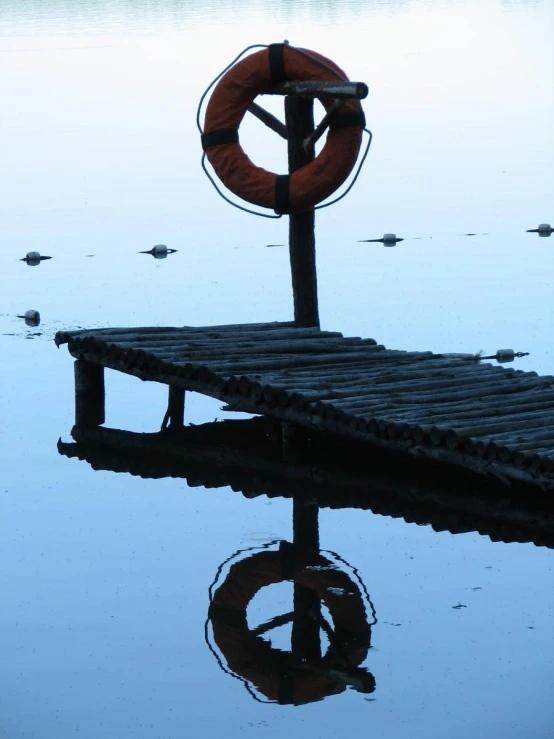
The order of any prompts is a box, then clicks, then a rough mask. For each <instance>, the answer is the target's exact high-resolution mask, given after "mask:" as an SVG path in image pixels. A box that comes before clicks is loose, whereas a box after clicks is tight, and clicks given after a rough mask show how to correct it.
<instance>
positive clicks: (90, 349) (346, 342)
mask: <svg viewBox="0 0 554 739" xmlns="http://www.w3.org/2000/svg"><path fill="white" fill-rule="evenodd" d="M56 342H57V343H58V345H59V344H62V343H67V344H68V348H69V351H70V352H71V354H72V355H73V356H74V357H76V358H77V359H78V360H79V361H78V362H77V365H76V373H77V374H76V390H77V423H79V424H81V425H83V424H84V425H98V424H100V423H102V422H103V420H104V412H103V374H102V373H103V368H104V367H107V368H110V369H114V370H118V371H120V372H125V373H127V374H130V375H134V376H136V377H139V378H141V379H143V380H152V381H156V382H161V383H165V384H167V385H169V386H170V407H169V411H170V415H171V424H172V425H173V426H179V425H181V424H182V413H183V398H184V391H185V390H192V391H196V392H200V393H203V394H205V395H209V396H211V397H214V398H218V399H220V400H222V401H224V402H225V403H227V405H228V406H229V408H230V409H232V410H236V411H244V412H248V413H254V414H262V415H265V416H269V417H273V418H277V419H280V420H282V421H288V422H292V423H294V424H297V425H301V426H304V427H308V428H312V429H314V428H315V429H318V430H321V431H325V432H330V433H333V434H339V435H340V436H342V437H344V438H347V439H349V440H363V441H366V442H370V443H371V444H373V445H374V446H375V445H376V446H379V447H381V448H386V449H390V450H395V451H400V452H408V453H409V454H411V455H412V456H417V457H419V458H424V459H429V460H435V461H439V462H447V463H450V464H454V465H457V466H459V467H465V468H467V469H471V470H473V471H478V472H483V473H491V474H495V475H498V476H500V477H503V478H507V479H509V480H511V481H513V480H520V481H525V482H529V483H536V484H539V485H542V486H544V487H550V488H552V487H554V414H553V408H554V378H553V377H550V376H547V377H538V376H537V375H536V373H534V372H521V371H514V370H513V369H508V368H505V367H499V366H493V365H491V364H489V363H482V362H479V361H477V359H476V358H475V357H473V356H472V355H442V354H432V353H431V352H404V351H391V350H386V349H385V348H384V347H383V346H380V345H377V344H376V343H375V341H373V340H372V339H359V338H344V337H343V336H342V335H341V334H338V333H331V332H324V331H320V330H319V329H317V328H300V327H295V326H294V324H290V323H273V324H258V325H236V326H219V327H215V326H214V327H206V328H188V327H185V328H143V329H130V328H124V329H97V330H87V331H70V332H60V333H58V334H57V336H56ZM87 408H88V410H89V411H90V409H91V408H92V410H93V414H92V417H91V416H90V413H88V418H85V415H86V413H85V411H86V410H87ZM83 409H85V411H83Z"/></svg>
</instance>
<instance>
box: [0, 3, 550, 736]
mask: <svg viewBox="0 0 554 739" xmlns="http://www.w3.org/2000/svg"><path fill="white" fill-rule="evenodd" d="M552 30H553V9H552V5H551V3H548V2H493V1H492V0H490V1H489V0H487V1H486V2H477V1H476V0H467V2H456V3H454V2H423V0H422V1H421V2H418V1H416V0H414V1H413V2H392V1H391V2H381V3H366V2H361V1H360V2H354V1H352V2H347V3H338V2H337V3H335V2H319V3H315V2H300V0H296V1H295V2H285V1H284V0H281V1H280V2H277V1H276V0H275V1H274V2H271V3H263V4H262V3H259V2H257V1H252V2H246V3H233V2H225V3H211V4H210V3H200V2H160V3H153V2H130V1H128V2H123V1H120V2H115V3H114V2H109V3H108V2H92V1H90V2H69V0H67V1H66V2H63V1H62V0H57V1H56V2H49V1H46V0H45V1H43V2H38V0H36V1H34V0H33V1H31V2H26V3H21V2H16V0H3V2H2V4H1V6H0V95H1V99H2V101H3V105H2V114H1V117H0V135H1V137H2V141H3V143H4V146H3V152H2V160H1V161H2V171H3V173H4V177H3V178H2V180H1V182H0V220H1V222H2V231H3V233H2V242H3V248H2V252H1V254H0V279H1V288H2V289H1V293H0V348H1V351H2V356H3V358H4V361H3V362H2V363H1V365H0V380H1V382H0V388H2V389H1V390H0V402H1V407H0V417H1V418H2V419H3V424H2V425H3V434H2V439H3V444H2V447H1V448H0V462H1V467H2V472H3V475H2V488H1V491H2V493H3V495H2V504H1V510H2V522H3V531H4V535H3V537H2V542H1V545H0V547H1V552H0V556H1V560H0V561H2V566H1V567H0V578H1V588H2V594H3V607H2V609H1V612H0V613H1V615H0V623H1V629H0V633H1V637H0V639H1V654H2V660H1V662H0V685H1V690H0V736H6V737H8V738H9V739H19V737H32V738H33V739H45V738H49V737H56V738H57V739H65V738H66V737H67V738H69V737H71V738H73V737H75V736H81V737H86V738H88V737H90V738H91V739H92V738H94V739H97V738H98V737H110V738H111V737H127V736H129V737H134V738H135V737H136V738H137V739H142V737H144V738H146V737H149V738H150V737H157V738H158V737H159V738H163V739H166V738H167V739H169V738H170V737H178V736H185V735H192V736H200V737H202V736H206V737H208V736H218V735H226V736H230V737H235V736H236V737H238V736H241V737H242V736H254V735H256V736H258V735H263V736H266V737H278V736H279V737H280V736H282V735H284V734H288V735H290V736H291V737H297V736H302V735H304V734H306V733H309V734H310V735H311V736H314V737H317V738H321V739H328V738H330V737H334V736H337V737H338V736H343V735H344V734H345V733H354V732H356V733H359V732H364V733H372V734H373V735H374V736H379V737H383V738H385V739H397V738H400V739H404V738H405V739H410V738H411V737H414V736H427V737H431V738H433V739H434V738H436V739H439V738H440V737H445V736H448V737H453V738H454V739H456V738H457V737H465V736H467V735H468V733H470V732H473V733H474V734H475V735H477V736H483V737H491V738H496V737H503V738H504V737H509V738H511V739H519V738H522V739H523V738H525V739H527V738H528V737H529V738H530V737H532V738H533V739H543V738H546V737H548V736H550V735H551V730H552V726H553V725H554V717H553V714H552V703H551V699H552V694H553V688H554V668H553V666H552V658H551V655H552V653H554V644H553V641H554V639H553V631H552V617H553V615H554V614H553V610H554V609H553V606H554V602H553V598H552V590H551V588H550V587H549V584H550V583H551V582H552V555H551V551H550V550H547V549H543V548H537V547H534V546H532V545H530V544H502V543H493V542H492V541H490V540H489V539H488V538H487V537H482V536H479V535H478V534H475V533H467V534H463V535H456V536H452V535H451V534H448V533H436V532H434V531H433V530H432V529H431V528H429V527H420V526H416V525H415V524H407V523H405V522H404V521H402V520H400V519H392V518H387V517H381V516H375V515H372V514H371V513H369V512H361V511H354V510H340V511H334V510H322V511H321V513H320V516H319V524H320V540H321V546H322V548H323V549H329V550H332V551H334V552H337V553H338V554H340V556H341V557H343V558H344V559H345V560H346V561H347V562H349V563H350V564H351V565H352V566H354V567H355V568H357V570H358V572H359V574H360V577H361V579H362V581H363V583H364V584H365V587H366V588H367V591H368V594H369V596H370V598H371V603H372V604H373V606H374V607H375V612H376V614H377V623H376V624H375V625H374V626H373V627H372V632H371V649H370V650H369V653H368V656H367V658H366V660H365V661H364V663H363V665H362V666H363V668H364V669H366V670H367V671H368V672H370V673H371V674H372V675H373V676H374V678H375V681H376V688H375V691H374V692H372V693H371V694H364V693H360V692H358V691H356V690H355V689H353V688H348V689H345V690H343V691H342V692H340V693H339V694H337V695H331V696H329V697H327V698H326V699H324V700H320V701H317V702H313V703H309V704H307V705H302V706H298V707H293V706H290V705H279V704H278V703H270V704H267V703H260V702H259V701H256V700H253V698H252V696H251V694H250V693H249V692H248V690H246V689H245V687H244V686H243V685H242V684H241V683H240V682H238V681H237V680H234V679H233V678H232V677H230V676H229V675H227V674H225V673H224V672H222V671H221V669H220V667H219V665H218V662H217V660H216V659H215V658H214V656H213V655H212V653H211V652H210V651H209V649H208V647H207V646H206V643H205V641H204V625H205V620H206V617H207V612H208V589H209V587H210V585H211V583H212V582H213V581H214V578H215V575H216V572H217V570H218V567H220V565H221V564H222V563H223V562H225V561H226V560H227V559H228V558H229V557H230V556H231V555H233V553H235V552H237V550H242V549H246V548H248V547H256V548H257V547H263V545H264V544H266V543H268V542H270V541H273V540H279V539H282V540H288V541H290V540H291V537H292V531H291V525H292V518H291V515H292V508H291V502H290V501H287V500H283V499H280V498H275V499H268V498H265V497H261V498H255V499H253V500H248V499H246V498H244V497H242V496H241V495H240V494H238V493H234V492H233V491H231V490H230V489H229V488H218V489H209V490H206V489H204V488H198V489H197V488H193V489H191V488H189V487H187V485H186V484H185V483H184V482H182V481H179V480H171V479H163V480H143V479H140V478H135V477H132V476H130V475H115V474H113V473H110V472H95V471H94V470H92V469H91V468H90V467H89V466H88V465H87V464H86V463H80V462H78V461H77V460H68V459H66V458H64V457H61V456H60V455H58V453H57V450H56V442H57V440H58V438H59V437H60V436H62V437H63V438H64V439H68V438H69V431H70V429H71V425H72V422H73V377H72V372H73V369H72V361H71V358H70V357H69V356H68V355H67V352H66V351H65V349H63V348H62V349H61V350H60V351H57V350H56V349H55V346H54V343H53V341H52V337H53V335H54V333H55V331H56V330H59V329H61V328H74V327H79V326H87V327H91V326H109V325H164V324H167V325H172V324H176V325H179V324H191V325H208V324H212V323H213V324H219V323H223V322H241V321H244V322H254V321H264V320H288V319H290V317H291V311H292V301H291V295H290V276H289V268H288V255H287V251H286V248H285V247H282V248H271V249H267V248H265V247H266V245H268V244H285V243H286V240H287V223H286V220H285V219H281V220H277V221H271V220H267V219H261V218H260V219H256V218H254V217H253V216H247V215H245V214H243V213H241V212H240V211H237V210H234V209H232V208H230V206H228V205H227V204H225V203H224V202H222V201H221V200H220V199H219V198H218V196H217V194H216V193H215V192H214V191H213V189H212V187H211V185H210V183H209V182H208V181H207V179H206V178H205V177H204V175H203V174H202V172H201V169H200V164H199V160H200V146H199V140H198V132H197V130H196V127H195V114H196V106H197V104H198V100H199V98H200V95H201V93H202V92H203V90H204V89H205V88H206V87H207V85H208V84H209V82H210V81H211V80H212V79H213V78H214V77H215V76H216V74H218V73H219V71H220V70H221V69H222V68H223V67H224V66H225V65H226V64H227V63H228V62H229V61H230V60H231V59H232V58H233V57H234V56H235V55H236V54H237V53H238V52H239V51H240V50H241V49H242V48H243V47H245V46H247V45H248V44H251V43H256V42H261V43H270V42H273V41H280V40H283V39H285V38H287V39H289V40H290V41H291V43H293V44H298V45H302V46H305V47H307V48H313V49H316V50H318V51H321V52H322V53H325V54H327V55H328V56H330V57H331V58H333V59H334V60H335V61H337V62H338V63H339V64H340V65H341V66H342V67H343V68H344V69H345V70H346V71H347V73H348V74H349V76H350V77H351V78H353V79H359V80H362V81H365V82H367V83H368V85H369V88H370V94H369V97H368V99H367V101H366V103H365V105H364V108H365V111H366V116H367V119H368V125H369V127H370V128H371V130H372V131H373V133H374V142H373V145H372V149H371V152H370V156H369V158H368V161H367V165H366V167H365V169H364V171H363V172H362V175H361V177H360V180H359V182H358V183H357V184H356V187H355V188H354V190H353V191H352V193H351V194H350V195H349V196H348V198H347V199H345V200H344V201H342V202H341V203H340V204H338V205H336V206H334V207H333V208H330V209H329V210H327V211H321V213H320V214H318V219H317V257H318V275H319V292H320V313H321V319H322V326H323V328H326V329H330V330H340V331H343V332H344V333H345V334H346V335H360V336H373V337H375V338H376V339H378V340H379V341H381V342H383V343H384V344H385V345H387V346H391V347H398V348H405V349H433V350H438V351H479V350H481V349H482V350H484V351H485V352H486V353H487V354H492V353H494V352H495V351H496V350H497V349H500V348H513V349H515V350H516V351H529V352H530V356H529V357H527V358H525V359H524V360H521V361H520V362H519V363H518V367H520V368H522V369H534V370H536V371H539V372H541V373H553V372H554V361H553V355H552V342H551V336H552V321H553V318H554V300H553V298H552V294H553V291H552V281H553V274H554V256H553V254H554V251H553V245H554V242H553V240H552V238H539V237H538V236H537V235H536V234H528V233H526V229H529V228H535V227H536V226H537V225H538V224H539V223H542V222H548V221H550V222H552V221H553V220H554V215H553V213H552V210H551V209H552V203H553V202H554V183H553V174H552V173H553V172H554V167H553V164H554V161H553V146H552V143H553V142H552V131H553V130H554V126H553V124H554V105H553V84H552V82H553V81H552V74H553V72H552V70H553V69H554V65H553V64H552V61H553V59H552V45H551V44H552ZM263 104H264V105H266V106H267V107H268V108H270V109H271V110H273V111H274V112H275V113H276V114H279V115H282V112H281V111H280V104H279V102H278V101H275V100H269V101H265V100H264V101H263ZM243 129H244V131H243V132H242V130H241V133H242V140H243V141H244V144H245V147H246V148H247V150H248V153H249V154H250V156H251V157H252V158H253V159H254V160H255V161H256V162H259V163H260V164H263V165H264V166H266V167H268V168H273V169H275V170H280V171H282V170H283V169H284V167H285V155H286V152H285V149H284V146H283V145H282V143H281V142H280V141H278V140H276V138H275V136H274V134H272V133H271V132H269V131H266V130H265V129H264V128H263V126H262V125H261V124H260V123H259V122H258V121H255V120H245V122H244V125H243ZM6 173H7V174H6ZM385 232H395V233H397V234H398V235H400V236H402V237H404V238H405V241H403V242H401V243H400V244H399V245H398V246H397V247H395V248H384V247H382V246H381V245H379V244H364V243H359V240H360V239H366V238H376V237H380V236H381V235H382V234H383V233H385ZM469 233H471V234H475V235H473V236H467V235H466V234H469ZM158 243H166V244H167V245H168V246H169V247H171V248H175V249H177V250H178V251H177V252H176V253H175V254H172V255H171V256H169V257H168V258H167V259H165V260H155V259H153V258H152V257H151V256H149V255H139V254H137V252H139V251H141V250H146V249H149V248H151V247H152V246H153V245H154V244H158ZM30 250H38V251H40V252H41V253H43V254H47V255H51V256H53V259H51V260H49V261H45V262H42V263H41V264H40V265H39V266H36V267H29V266H27V265H26V264H25V263H23V262H20V261H18V259H20V258H21V257H23V256H24V255H25V254H26V252H28V251H30ZM31 308H34V309H37V310H39V311H40V313H41V317H42V320H41V324H40V326H38V327H28V326H25V324H24V322H23V321H22V320H21V319H19V318H17V317H16V316H17V315H21V314H23V313H24V312H25V310H27V309H31ZM107 392H108V402H107V425H109V426H113V427H116V428H124V429H127V428H128V429H133V430H137V431H153V430H156V429H157V428H159V425H160V423H161V420H162V417H163V413H164V410H165V402H166V398H165V392H164V389H163V388H162V387H158V386H155V385H152V386H150V385H148V384H143V383H139V382H137V381H136V380H134V379H132V378H127V377H124V376H119V375H116V374H115V373H113V374H112V373H109V374H108V375H107ZM226 415H227V414H224V413H222V412H221V410H220V409H219V405H218V404H217V403H216V402H214V401H211V400H209V399H205V398H201V397H197V396H194V395H192V396H190V398H187V420H188V421H189V422H192V423H202V422H205V421H212V420H213V419H214V418H216V417H217V418H221V417H224V416H226ZM473 588H481V589H475V590H474V589H473ZM291 594H292V586H291V585H290V584H287V583H284V584H281V585H274V586H272V587H268V588H266V589H264V590H262V592H261V593H260V594H259V595H258V596H257V597H256V600H255V601H254V602H253V604H252V610H251V612H249V623H250V622H251V623H252V624H259V623H261V622H264V621H266V620H268V619H270V618H271V617H273V616H275V615H276V614H278V613H284V612H287V611H288V610H290V604H291ZM458 604H463V605H465V606H466V607H465V608H455V606H457V605H458ZM289 632H290V627H282V628H281V629H279V630H277V631H275V633H274V634H272V635H271V638H272V639H274V643H275V645H276V646H278V647H281V648H283V649H285V648H286V646H287V644H288V640H289V636H290V633H289ZM258 697H259V696H258Z"/></svg>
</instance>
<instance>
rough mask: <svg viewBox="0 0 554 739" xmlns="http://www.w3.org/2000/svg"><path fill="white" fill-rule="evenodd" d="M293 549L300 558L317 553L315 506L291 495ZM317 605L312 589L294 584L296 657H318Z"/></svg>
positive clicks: (305, 658)
mask: <svg viewBox="0 0 554 739" xmlns="http://www.w3.org/2000/svg"><path fill="white" fill-rule="evenodd" d="M292 523H293V532H294V538H293V541H294V552H295V556H296V557H297V558H298V559H299V560H300V561H309V558H310V555H311V556H315V555H317V554H319V507H318V506H317V504H316V503H315V501H310V500H306V499H305V498H299V497H295V498H294V502H293V514H292ZM320 618H321V605H320V601H319V597H318V594H317V593H316V592H315V590H311V589H310V588H305V587H304V586H303V585H297V584H295V585H294V619H293V622H292V643H291V646H292V653H293V654H294V656H295V658H296V659H300V660H318V659H321V639H320V636H319V628H320Z"/></svg>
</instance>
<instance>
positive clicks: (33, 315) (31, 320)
mask: <svg viewBox="0 0 554 739" xmlns="http://www.w3.org/2000/svg"><path fill="white" fill-rule="evenodd" d="M17 317H18V318H23V319H24V320H25V323H26V324H27V326H38V325H39V323H40V313H39V312H38V310H26V311H25V313H24V314H23V315H22V316H17Z"/></svg>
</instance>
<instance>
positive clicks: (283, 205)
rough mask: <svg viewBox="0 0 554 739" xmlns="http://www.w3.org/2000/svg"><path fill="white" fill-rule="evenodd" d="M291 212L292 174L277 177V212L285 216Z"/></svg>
mask: <svg viewBox="0 0 554 739" xmlns="http://www.w3.org/2000/svg"><path fill="white" fill-rule="evenodd" d="M290 211H291V207H290V174H278V175H277V176H276V177H275V212H276V213H279V215H284V214H287V213H290Z"/></svg>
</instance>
